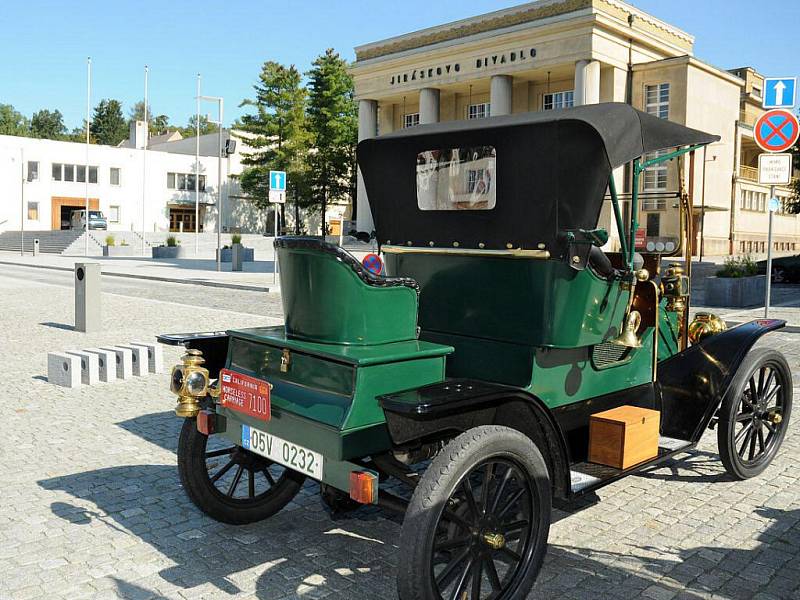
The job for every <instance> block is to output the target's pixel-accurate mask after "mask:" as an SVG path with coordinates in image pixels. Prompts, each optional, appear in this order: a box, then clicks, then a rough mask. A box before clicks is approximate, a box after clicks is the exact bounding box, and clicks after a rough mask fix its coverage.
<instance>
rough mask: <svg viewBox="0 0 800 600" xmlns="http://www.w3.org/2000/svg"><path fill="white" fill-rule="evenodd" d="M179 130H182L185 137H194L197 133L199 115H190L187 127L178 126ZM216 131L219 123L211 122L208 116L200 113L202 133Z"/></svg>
mask: <svg viewBox="0 0 800 600" xmlns="http://www.w3.org/2000/svg"><path fill="white" fill-rule="evenodd" d="M178 131H180V132H181V135H182V136H183V137H194V136H195V135H197V115H192V116H191V117H189V123H188V124H187V125H186V127H180V128H178ZM216 131H217V124H216V123H211V122H209V120H208V117H207V116H205V115H200V135H207V134H209V133H216Z"/></svg>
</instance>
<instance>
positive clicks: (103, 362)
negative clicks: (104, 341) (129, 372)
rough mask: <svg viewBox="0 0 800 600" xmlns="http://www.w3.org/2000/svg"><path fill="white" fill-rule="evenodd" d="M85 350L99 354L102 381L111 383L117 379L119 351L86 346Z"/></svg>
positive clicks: (98, 360)
mask: <svg viewBox="0 0 800 600" xmlns="http://www.w3.org/2000/svg"><path fill="white" fill-rule="evenodd" d="M84 352H90V353H91V354H96V355H97V362H98V367H99V369H100V381H103V382H105V383H110V382H112V381H116V380H117V353H116V352H114V351H112V350H105V349H103V348H86V349H84Z"/></svg>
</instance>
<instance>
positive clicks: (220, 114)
mask: <svg viewBox="0 0 800 600" xmlns="http://www.w3.org/2000/svg"><path fill="white" fill-rule="evenodd" d="M198 98H200V100H208V101H209V102H216V103H217V110H218V118H219V120H218V121H212V120H210V119H209V121H208V122H209V123H216V125H217V271H222V213H223V206H222V120H223V118H224V116H225V101H224V100H223V99H222V98H221V97H220V96H198ZM198 178H199V176H198Z"/></svg>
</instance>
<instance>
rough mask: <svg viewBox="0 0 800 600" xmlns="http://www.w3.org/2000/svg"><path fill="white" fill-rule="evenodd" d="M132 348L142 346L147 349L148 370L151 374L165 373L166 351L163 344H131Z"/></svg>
mask: <svg viewBox="0 0 800 600" xmlns="http://www.w3.org/2000/svg"><path fill="white" fill-rule="evenodd" d="M130 345H131V346H142V347H143V348H146V349H147V368H148V370H149V371H150V372H151V373H163V372H164V349H163V348H162V347H161V344H157V343H152V342H131V343H130Z"/></svg>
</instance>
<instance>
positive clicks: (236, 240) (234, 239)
mask: <svg viewBox="0 0 800 600" xmlns="http://www.w3.org/2000/svg"><path fill="white" fill-rule="evenodd" d="M241 243H242V235H241V234H239V233H234V234H233V235H232V236H231V244H241Z"/></svg>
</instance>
